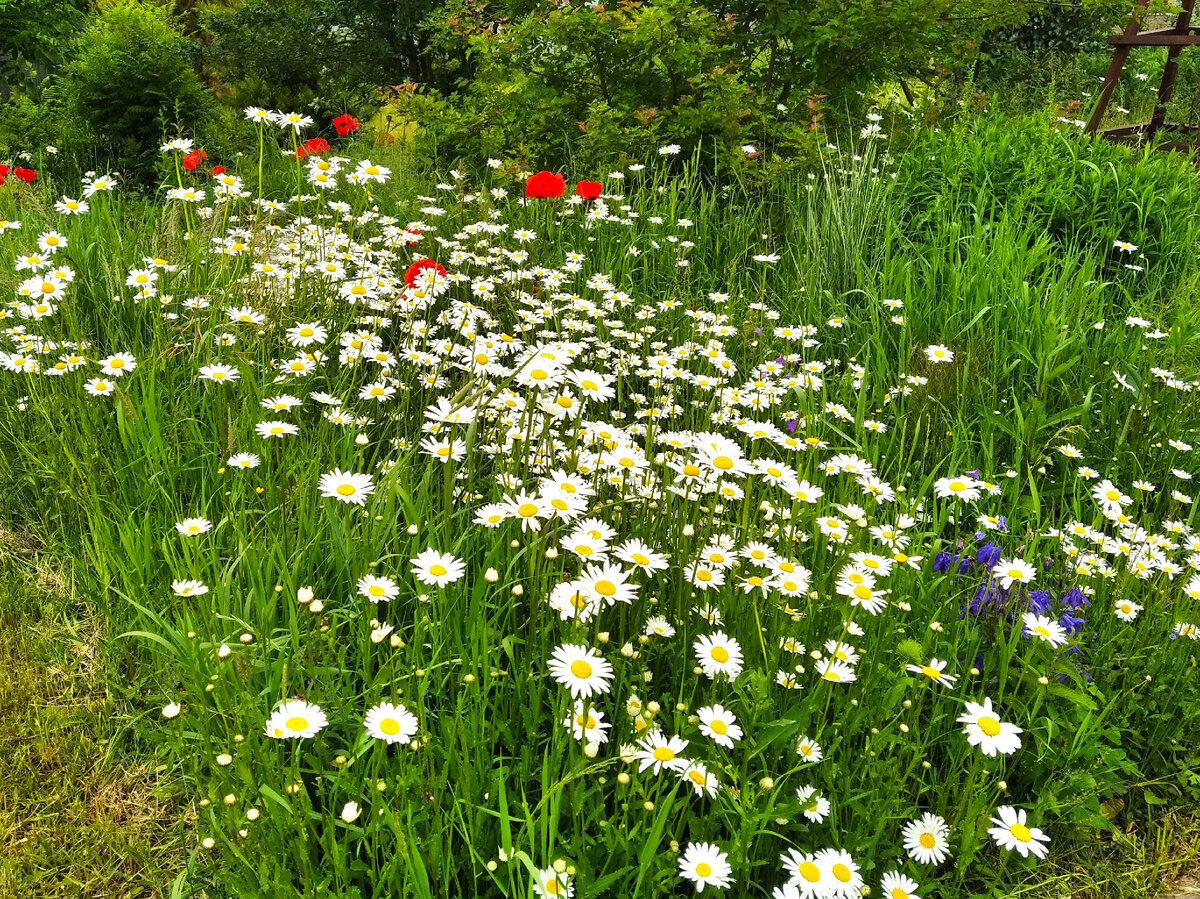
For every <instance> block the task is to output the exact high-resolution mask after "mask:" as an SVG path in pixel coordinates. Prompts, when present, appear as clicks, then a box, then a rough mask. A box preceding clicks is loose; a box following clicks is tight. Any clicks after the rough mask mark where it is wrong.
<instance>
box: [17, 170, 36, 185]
mask: <svg viewBox="0 0 1200 899" xmlns="http://www.w3.org/2000/svg"><path fill="white" fill-rule="evenodd" d="M12 173H13V177H14V178H20V179H21V180H22V181H24V182H25V183H26V184H33V179H34V178H36V177H37V172H35V171H34V170H33V169H24V168H21V167H20V166H17V167H16V168H15V169H13V171H12Z"/></svg>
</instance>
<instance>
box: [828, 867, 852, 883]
mask: <svg viewBox="0 0 1200 899" xmlns="http://www.w3.org/2000/svg"><path fill="white" fill-rule="evenodd" d="M833 876H834V877H836V878H837V879H838V880H840V881H841V882H842V883H849V882H850V878H851V877H853V876H854V875H853V874H851V873H850V869H849V868H847V867H846V866H845V865H843V864H840V863H839V864H836V865H834V866H833Z"/></svg>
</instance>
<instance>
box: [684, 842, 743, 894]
mask: <svg viewBox="0 0 1200 899" xmlns="http://www.w3.org/2000/svg"><path fill="white" fill-rule="evenodd" d="M679 876H680V877H682V878H683V879H684V880H690V881H691V882H692V883H694V884H695V885H696V892H697V893H703V892H704V888H705V887H706V886H711V887H716V888H717V889H719V890H724V889H726V888H728V887H730V886H732V885H733V868H732V867H731V866H730V864H729V856H728V855H727V854H726V853H724V852H722V851H721V850H720V849H719V848H718V847H717V846H715V845H713V844H712V843H688V844H687V846H686V847H685V848H684V850H683V852H682V853H681V854H680V856H679Z"/></svg>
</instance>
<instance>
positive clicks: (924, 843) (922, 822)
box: [901, 812, 950, 865]
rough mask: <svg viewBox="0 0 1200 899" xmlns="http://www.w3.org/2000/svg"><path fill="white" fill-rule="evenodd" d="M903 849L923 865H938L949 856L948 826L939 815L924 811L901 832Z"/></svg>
mask: <svg viewBox="0 0 1200 899" xmlns="http://www.w3.org/2000/svg"><path fill="white" fill-rule="evenodd" d="M901 837H902V839H903V843H904V851H905V852H907V853H908V855H909V858H911V859H913V861H916V862H920V863H921V864H923V865H940V864H941V863H942V862H944V861H945V860H946V859H948V858H949V857H950V826H949V825H948V824H947V823H946V820H945V819H944V818H942V817H941V816H940V815H935V814H933V813H932V812H925V814H923V815H921V817H920V818H917V819H915V820H912V821H909V822H908V823H907V824H905V825H904V830H903V831H902V832H901Z"/></svg>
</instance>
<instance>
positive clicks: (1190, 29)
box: [1084, 0, 1200, 152]
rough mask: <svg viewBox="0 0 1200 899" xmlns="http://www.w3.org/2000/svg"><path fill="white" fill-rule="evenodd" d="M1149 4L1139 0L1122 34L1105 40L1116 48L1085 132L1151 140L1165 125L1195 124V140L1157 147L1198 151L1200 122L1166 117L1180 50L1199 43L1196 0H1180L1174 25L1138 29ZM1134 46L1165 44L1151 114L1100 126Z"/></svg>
mask: <svg viewBox="0 0 1200 899" xmlns="http://www.w3.org/2000/svg"><path fill="white" fill-rule="evenodd" d="M1149 4H1150V0H1138V3H1137V7H1136V8H1135V9H1134V11H1133V15H1132V16H1130V18H1129V24H1128V25H1126V26H1125V30H1124V31H1123V32H1121V34H1114V35H1112V36H1111V37H1109V39H1108V42H1109V43H1110V44H1111V45H1112V46H1113V47H1114V48H1115V49H1114V50H1113V58H1112V62H1111V63H1110V64H1109V66H1108V73H1107V74H1106V75H1105V76H1104V87H1103V88H1102V89H1101V90H1100V98H1099V99H1098V100H1097V101H1096V108H1095V109H1094V110H1093V111H1092V117H1091V119H1089V120H1088V123H1087V127H1086V128H1085V129H1084V133H1085V134H1099V135H1100V136H1101V137H1103V138H1105V139H1106V140H1111V141H1116V142H1118V143H1135V142H1140V141H1143V140H1153V139H1154V136H1155V135H1156V134H1158V132H1159V131H1161V130H1164V129H1166V130H1168V131H1186V130H1190V129H1191V128H1193V127H1195V129H1196V139H1195V141H1193V142H1187V141H1168V142H1166V143H1164V144H1161V145H1160V148H1161V149H1163V150H1188V149H1195V150H1197V151H1198V152H1200V123H1197V124H1196V125H1195V126H1192V125H1171V124H1167V121H1166V119H1167V104H1168V103H1170V102H1171V95H1172V94H1173V93H1174V91H1175V76H1176V75H1177V74H1178V72H1179V62H1178V60H1179V54H1180V53H1181V52H1183V48H1184V47H1200V26H1198V25H1193V24H1192V10H1193V9H1194V8H1195V6H1196V0H1183V8H1182V9H1181V10H1180V11H1179V15H1177V16H1176V17H1175V25H1174V26H1173V27H1171V28H1163V29H1159V30H1156V31H1141V30H1139V29H1140V28H1141V23H1142V19H1144V18H1145V16H1146V10H1147V9H1148V8H1149ZM1134 47H1166V48H1167V64H1166V65H1165V66H1164V67H1163V75H1162V81H1161V82H1159V85H1158V97H1157V99H1156V100H1155V103H1154V115H1153V116H1151V118H1150V121H1149V122H1143V123H1141V124H1139V125H1121V126H1118V127H1116V128H1103V129H1102V128H1101V127H1100V122H1101V121H1102V120H1103V119H1104V113H1105V112H1107V111H1108V104H1109V102H1110V101H1111V100H1112V95H1113V91H1115V90H1116V87H1117V81H1118V80H1119V79H1120V77H1121V72H1122V70H1123V69H1124V68H1125V63H1126V62H1127V61H1128V60H1129V51H1130V50H1132V49H1133V48H1134Z"/></svg>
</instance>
